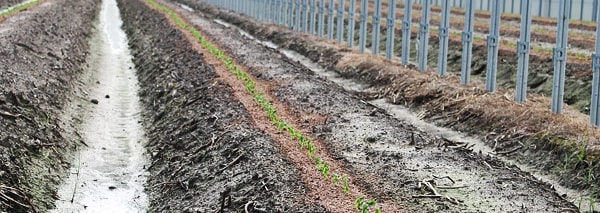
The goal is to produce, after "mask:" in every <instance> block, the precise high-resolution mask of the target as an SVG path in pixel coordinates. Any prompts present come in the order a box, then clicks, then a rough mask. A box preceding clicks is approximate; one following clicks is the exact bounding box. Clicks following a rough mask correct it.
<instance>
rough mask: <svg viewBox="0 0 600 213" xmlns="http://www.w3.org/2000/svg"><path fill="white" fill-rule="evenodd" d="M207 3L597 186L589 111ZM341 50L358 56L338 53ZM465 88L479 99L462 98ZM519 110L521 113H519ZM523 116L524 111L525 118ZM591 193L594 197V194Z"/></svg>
mask: <svg viewBox="0 0 600 213" xmlns="http://www.w3.org/2000/svg"><path fill="white" fill-rule="evenodd" d="M188 3H189V2H188ZM203 11H204V12H206V13H208V14H218V15H216V16H217V17H219V18H222V19H224V20H226V21H228V22H230V23H233V24H236V25H238V26H241V27H242V28H243V29H245V30H248V31H249V32H252V34H254V35H256V36H257V37H261V38H263V39H265V40H271V41H274V42H275V43H277V44H280V45H281V46H283V47H286V48H291V49H294V50H296V51H298V52H301V53H302V55H305V56H307V57H308V58H310V59H312V60H314V61H317V62H318V63H319V64H320V65H322V66H325V67H327V68H329V69H331V70H334V71H335V72H338V73H340V74H341V75H342V76H343V77H346V78H350V79H354V80H357V81H359V82H362V83H365V84H366V85H367V86H368V87H370V88H371V89H373V90H374V91H376V94H378V95H375V97H376V98H388V99H389V100H388V101H389V102H391V103H394V104H399V105H408V106H409V107H411V108H412V107H415V108H414V110H418V111H417V113H419V116H420V117H421V118H424V119H426V120H427V121H430V122H435V123H437V124H438V125H441V126H446V127H449V128H452V129H456V130H460V131H462V132H467V133H470V134H475V136H476V137H478V138H480V139H481V140H482V141H484V142H485V143H486V144H487V145H488V146H490V147H493V149H494V150H495V151H500V150H503V151H506V150H512V149H514V148H519V147H521V149H520V150H517V152H513V153H512V154H510V155H509V158H511V159H517V161H519V162H520V163H522V164H524V165H530V166H532V168H537V169H534V170H536V171H538V172H540V173H542V174H550V175H555V178H556V180H557V181H558V182H560V184H561V185H563V186H567V187H570V188H573V189H577V190H579V189H586V188H590V190H591V191H592V193H593V192H594V191H596V190H597V189H596V188H595V187H596V186H597V181H596V179H589V177H590V176H589V175H586V174H592V175H593V176H594V177H595V176H597V174H598V172H597V166H595V165H596V163H593V162H596V160H595V159H597V155H595V154H594V153H596V151H594V148H591V147H596V145H595V144H597V143H598V140H597V135H596V134H595V133H594V132H590V131H593V129H591V128H588V126H589V125H581V124H580V122H583V123H587V118H585V116H583V115H581V114H579V113H575V112H570V109H568V107H567V109H566V112H568V115H565V116H548V115H547V114H548V113H549V112H547V111H548V110H546V109H544V108H546V105H545V104H544V103H542V102H541V101H540V100H542V99H544V98H543V97H539V96H535V95H533V96H534V97H532V100H531V101H530V102H529V103H528V104H525V105H515V104H514V103H513V102H511V93H510V91H506V90H501V91H502V92H500V93H496V94H486V93H485V91H483V90H482V89H478V88H473V87H463V86H459V84H458V80H457V79H456V78H455V77H451V78H440V77H437V76H435V75H428V74H422V73H414V72H413V71H408V70H406V67H404V68H401V66H399V65H398V64H395V63H389V62H383V60H381V59H376V58H369V57H362V56H359V55H356V57H354V56H353V55H355V53H353V52H352V51H351V50H349V49H348V48H346V47H344V46H342V45H336V44H331V43H330V42H323V41H322V40H320V39H312V38H310V37H306V36H301V35H300V36H296V35H292V34H290V32H289V31H286V30H282V29H281V28H277V27H269V26H265V25H259V24H257V23H256V22H253V21H248V19H246V18H244V17H240V16H237V15H233V14H231V13H226V12H220V11H217V10H214V9H211V8H210V7H207V9H203ZM342 58H344V60H354V61H340V59H342ZM338 62H339V63H340V64H338ZM409 67H410V66H409ZM413 69H414V68H413ZM432 83H435V85H433V84H432ZM447 93H448V94H447ZM464 95H467V96H472V97H473V98H474V99H469V98H468V97H465V98H459V97H464ZM371 96H372V95H367V96H365V98H367V99H370V98H372V97H371ZM504 99H506V100H504ZM490 104H492V105H498V106H501V107H499V108H497V109H496V108H494V109H487V110H485V109H483V108H481V107H482V106H488V105H490ZM456 107H458V108H456ZM511 110H514V111H511ZM501 111H502V112H501ZM496 113H500V115H498V114H496ZM515 113H516V115H521V116H517V117H515ZM504 115H506V116H504ZM482 116H483V117H482ZM522 117H526V119H525V120H521V118H522ZM515 119H516V120H515ZM567 119H572V120H573V121H567ZM514 122H517V123H514ZM508 123H510V124H508ZM564 123H568V125H566V126H562V127H564V128H560V129H555V128H554V127H555V126H560V125H562V124H564ZM567 129H568V130H567ZM548 131H550V132H548ZM574 134H576V135H574ZM577 134H579V135H577ZM584 134H586V135H587V134H590V135H589V137H586V139H584V143H589V144H590V145H589V146H588V150H587V151H586V152H587V154H586V155H585V156H584V157H585V159H584V161H579V162H578V161H577V159H576V156H575V155H576V154H577V153H580V151H578V150H580V149H581V148H580V147H581V145H578V141H579V140H581V139H578V138H580V137H582V135H584ZM523 148H524V149H523ZM584 148H585V147H584ZM588 155H589V156H588ZM586 177H587V178H586ZM589 196H590V197H591V198H592V199H594V198H593V197H594V194H591V195H589Z"/></svg>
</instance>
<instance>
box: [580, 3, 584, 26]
mask: <svg viewBox="0 0 600 213" xmlns="http://www.w3.org/2000/svg"><path fill="white" fill-rule="evenodd" d="M583 3H584V2H583V0H581V5H580V7H579V21H583Z"/></svg>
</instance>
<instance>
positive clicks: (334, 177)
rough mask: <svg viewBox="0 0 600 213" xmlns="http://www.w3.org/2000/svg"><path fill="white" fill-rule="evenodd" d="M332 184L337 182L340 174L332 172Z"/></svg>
mask: <svg viewBox="0 0 600 213" xmlns="http://www.w3.org/2000/svg"><path fill="white" fill-rule="evenodd" d="M332 180H333V184H337V183H338V182H340V176H339V175H338V174H336V173H333V179H332Z"/></svg>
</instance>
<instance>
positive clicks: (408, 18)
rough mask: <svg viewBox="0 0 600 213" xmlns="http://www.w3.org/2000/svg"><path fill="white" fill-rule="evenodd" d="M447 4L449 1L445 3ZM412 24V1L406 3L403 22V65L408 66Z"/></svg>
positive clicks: (407, 0)
mask: <svg viewBox="0 0 600 213" xmlns="http://www.w3.org/2000/svg"><path fill="white" fill-rule="evenodd" d="M444 2H447V1H444ZM411 23H412V1H411V0H406V1H405V2H404V18H403V20H402V64H408V60H409V59H410V33H411V32H410V31H411V29H410V27H411Z"/></svg>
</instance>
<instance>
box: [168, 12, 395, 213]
mask: <svg viewBox="0 0 600 213" xmlns="http://www.w3.org/2000/svg"><path fill="white" fill-rule="evenodd" d="M163 3H164V2H163ZM170 6H171V9H173V10H177V12H178V13H184V11H183V10H185V7H184V8H180V7H178V6H174V5H170ZM182 9H183V10H182ZM186 19H187V20H189V21H190V22H191V23H195V24H197V23H198V22H197V21H200V22H203V21H204V23H206V21H205V20H199V19H197V17H193V16H186ZM196 29H198V30H201V31H202V33H203V34H205V33H206V31H204V29H207V28H204V27H203V26H196ZM210 29H214V28H210ZM186 34H188V35H187V37H188V39H189V40H190V41H192V42H193V43H194V45H195V46H196V49H197V50H198V51H199V52H201V53H202V54H204V55H210V52H208V51H207V50H205V49H203V48H202V47H199V46H198V44H197V40H196V39H195V38H194V37H193V36H192V35H191V34H189V33H186ZM205 38H207V39H208V40H212V39H210V38H208V37H205ZM206 60H207V62H209V63H210V64H212V65H213V66H214V67H215V68H216V71H217V73H218V74H219V76H220V78H221V79H223V80H225V81H226V82H228V84H229V85H231V86H232V87H233V89H234V94H235V96H236V98H237V99H238V100H240V101H241V102H242V103H243V104H244V106H245V107H246V109H248V111H249V112H250V115H251V116H252V119H253V124H254V125H256V126H257V127H258V128H259V129H261V130H262V131H264V132H266V133H267V134H268V135H269V136H271V137H272V138H274V139H275V140H276V141H277V142H278V144H279V147H280V149H282V150H283V151H284V153H285V155H286V156H287V157H288V159H290V160H291V161H292V162H294V164H295V165H296V167H298V168H299V169H300V170H301V171H302V173H301V175H302V177H303V180H304V183H305V184H307V185H308V187H309V188H310V191H309V192H308V196H307V197H306V200H307V202H317V203H321V204H322V205H324V207H326V208H327V209H328V210H329V211H335V212H352V211H354V208H355V200H356V199H357V198H358V197H360V196H361V195H364V193H362V191H363V190H362V189H361V188H360V187H358V186H357V185H355V184H356V182H355V181H352V180H353V178H352V176H351V175H350V176H349V179H351V181H350V195H345V194H344V193H343V191H342V190H341V188H340V187H339V186H336V185H335V184H332V183H331V179H325V178H324V177H323V176H321V175H320V174H319V173H318V171H317V168H316V166H315V164H314V162H313V160H311V159H310V158H309V157H307V156H306V152H305V151H304V150H302V148H301V147H300V146H299V145H298V144H297V142H296V141H295V140H294V139H292V138H290V137H289V136H287V135H286V134H285V133H283V134H282V133H281V131H280V130H278V129H277V127H276V126H275V125H273V124H272V123H271V121H270V120H269V119H268V117H267V116H266V114H265V112H264V111H263V110H262V109H261V108H260V106H258V105H257V104H256V103H255V101H254V99H253V97H252V96H251V95H250V94H249V93H247V91H246V88H244V86H243V82H242V81H240V80H237V79H236V76H235V75H234V74H233V73H231V72H230V71H228V70H227V68H226V66H225V64H223V63H222V62H221V61H219V60H218V59H216V58H215V57H210V56H209V57H207V58H206ZM243 69H245V70H247V69H248V68H243ZM261 85H267V86H268V85H269V84H265V83H264V82H257V85H256V87H257V90H259V91H269V90H270V89H269V88H264V87H262V86H261ZM267 96H269V98H270V99H271V100H275V98H274V97H273V96H272V94H267ZM273 105H274V106H275V108H276V109H277V113H278V114H279V116H280V117H281V118H282V119H283V120H284V121H285V122H288V124H291V126H294V127H296V128H297V129H298V127H302V128H299V130H300V131H301V132H302V133H303V134H305V135H307V133H310V132H311V128H309V127H307V126H306V125H305V124H306V123H307V122H308V120H310V121H311V122H312V123H322V122H324V117H323V116H321V115H315V114H312V113H299V112H298V111H293V112H291V111H290V110H288V109H287V107H286V106H285V105H283V104H281V103H278V102H275V103H273ZM311 138H313V137H311ZM313 142H314V143H315V145H316V146H317V150H326V147H325V146H324V145H323V144H322V143H321V142H319V141H317V140H315V141H313ZM315 155H316V156H319V157H321V158H322V159H324V160H325V161H326V162H327V163H328V164H329V167H330V168H331V171H332V172H336V171H342V172H341V173H342V174H347V172H344V170H345V169H343V168H344V167H345V166H344V165H342V164H340V163H338V162H337V160H335V159H334V158H333V157H331V156H330V155H329V153H328V152H327V151H317V152H316V154H315ZM369 198H371V196H369V195H367V199H369ZM379 206H381V209H382V210H384V211H386V212H400V211H401V210H400V207H398V206H397V205H395V204H393V203H380V204H378V205H377V207H379ZM373 208H375V207H373Z"/></svg>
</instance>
